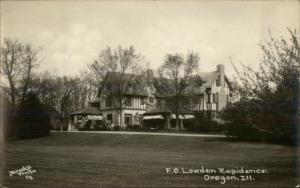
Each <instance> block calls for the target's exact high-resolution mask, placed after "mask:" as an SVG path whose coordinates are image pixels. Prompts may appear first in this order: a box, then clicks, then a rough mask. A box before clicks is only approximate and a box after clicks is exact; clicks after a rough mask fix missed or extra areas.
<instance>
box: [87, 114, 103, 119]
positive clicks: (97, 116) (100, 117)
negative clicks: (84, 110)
mask: <svg viewBox="0 0 300 188" xmlns="http://www.w3.org/2000/svg"><path fill="white" fill-rule="evenodd" d="M87 119H88V120H103V117H102V115H88V116H87Z"/></svg>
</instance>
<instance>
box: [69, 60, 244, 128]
mask: <svg viewBox="0 0 300 188" xmlns="http://www.w3.org/2000/svg"><path fill="white" fill-rule="evenodd" d="M224 71H225V68H224V65H222V64H220V65H217V69H216V71H212V72H205V73H199V74H198V75H197V76H198V77H200V78H201V84H199V85H198V86H197V87H196V88H194V89H193V91H189V95H188V97H187V100H185V103H184V105H183V106H182V107H181V108H180V110H179V112H177V115H178V114H179V115H178V118H179V119H180V120H181V124H180V126H181V127H182V128H183V124H184V122H189V121H193V120H194V119H195V115H196V114H198V113H205V114H206V116H207V117H208V118H211V119H217V118H218V116H217V112H218V111H220V110H222V109H223V108H224V107H226V105H227V104H229V103H234V102H236V101H238V100H239V95H238V93H237V92H236V91H234V90H233V88H232V86H231V84H230V82H229V80H228V78H227V77H226V75H225V72H224ZM115 78H116V73H112V72H108V73H107V74H106V76H105V79H104V80H103V83H102V85H101V87H100V89H99V94H98V97H97V98H96V100H94V101H91V102H90V108H88V109H83V110H79V111H76V112H74V113H72V114H71V115H73V116H72V118H73V123H76V122H78V120H80V121H81V118H82V117H85V118H86V120H87V119H90V120H102V121H103V122H105V123H108V124H111V125H113V126H115V125H118V126H120V127H121V128H126V127H128V126H132V125H140V126H142V125H143V126H145V125H148V124H149V123H148V122H152V124H154V125H155V126H157V128H161V129H174V128H176V126H175V124H174V120H175V119H176V115H175V112H174V109H172V107H170V106H169V105H166V97H164V96H162V95H160V94H159V92H158V91H156V89H155V87H154V84H153V80H154V79H155V77H154V75H153V72H152V70H147V73H146V74H145V75H141V74H136V75H135V74H125V75H124V78H125V79H127V81H128V83H127V84H128V88H127V89H126V91H125V92H124V93H122V98H121V99H120V100H122V104H121V106H120V105H118V107H116V105H115V102H116V101H114V100H115V99H112V98H111V97H109V95H108V94H107V93H108V90H110V89H111V87H114V84H115V80H116V79H115Z"/></svg>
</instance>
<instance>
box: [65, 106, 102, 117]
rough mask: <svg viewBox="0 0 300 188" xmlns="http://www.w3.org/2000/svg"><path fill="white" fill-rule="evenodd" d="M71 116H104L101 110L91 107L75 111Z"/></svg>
mask: <svg viewBox="0 0 300 188" xmlns="http://www.w3.org/2000/svg"><path fill="white" fill-rule="evenodd" d="M71 115H102V113H101V111H100V110H99V109H97V108H92V107H91V108H83V109H79V110H76V111H73V112H72V113H71Z"/></svg>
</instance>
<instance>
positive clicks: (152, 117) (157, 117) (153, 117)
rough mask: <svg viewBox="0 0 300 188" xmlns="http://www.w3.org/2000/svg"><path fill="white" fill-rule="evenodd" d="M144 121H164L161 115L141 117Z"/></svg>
mask: <svg viewBox="0 0 300 188" xmlns="http://www.w3.org/2000/svg"><path fill="white" fill-rule="evenodd" d="M143 119H144V120H147V119H164V118H163V116H162V115H148V116H144V117H143Z"/></svg>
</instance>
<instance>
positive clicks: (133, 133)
mask: <svg viewBox="0 0 300 188" xmlns="http://www.w3.org/2000/svg"><path fill="white" fill-rule="evenodd" d="M51 132H63V133H79V132H80V133H88V134H89V133H93V134H129V135H158V136H187V137H210V138H211V137H214V138H225V137H226V136H225V135H223V134H200V133H199V134H194V133H159V132H158V133H155V132H131V131H76V130H73V131H51Z"/></svg>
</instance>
